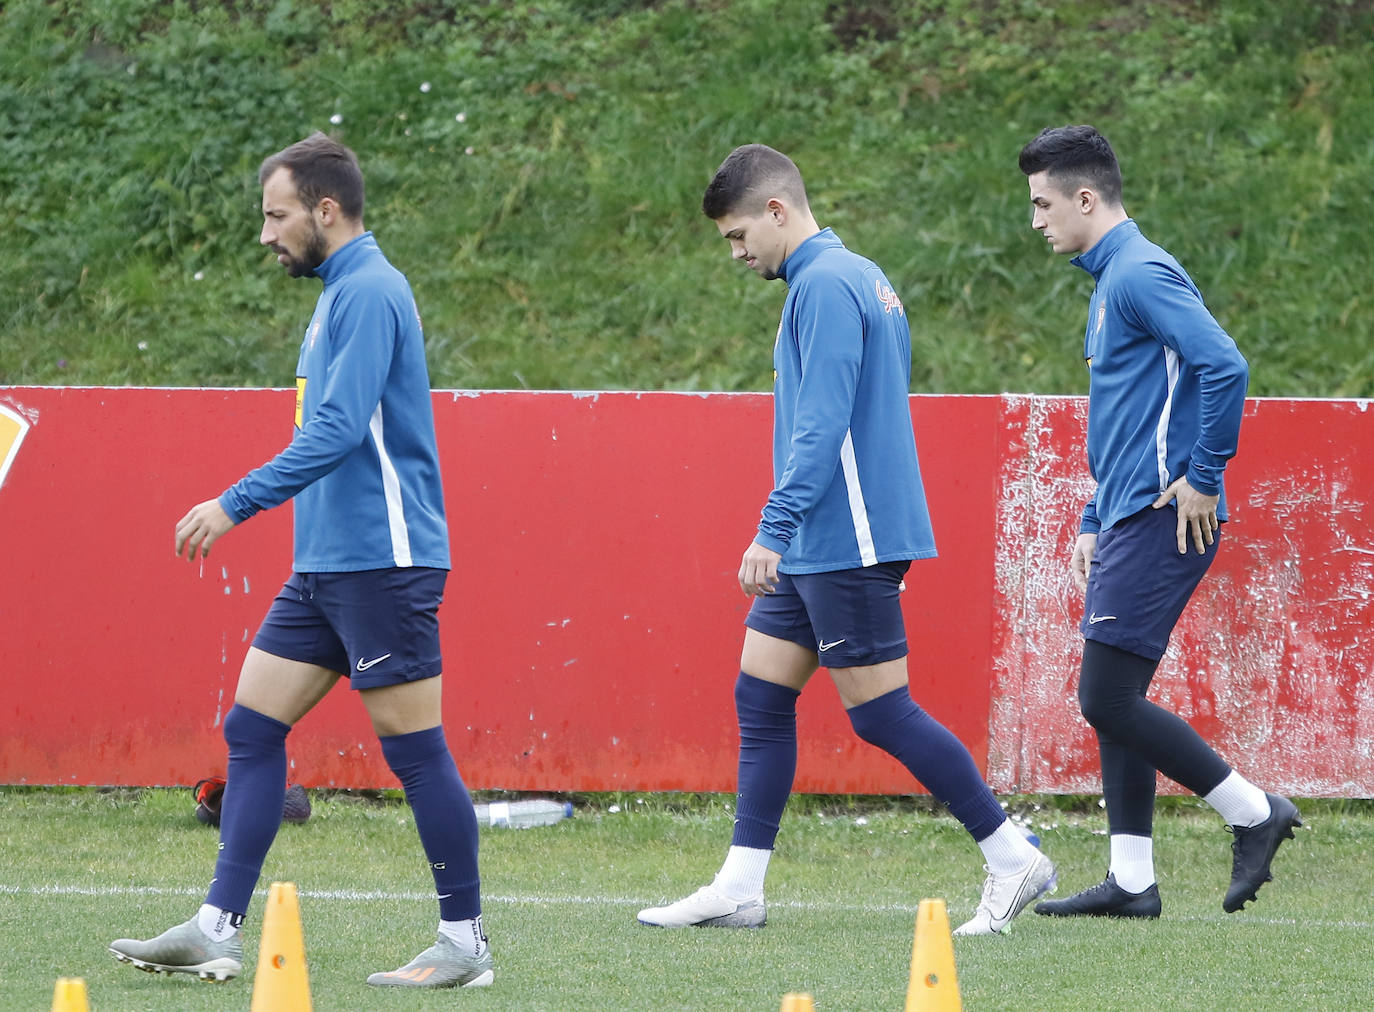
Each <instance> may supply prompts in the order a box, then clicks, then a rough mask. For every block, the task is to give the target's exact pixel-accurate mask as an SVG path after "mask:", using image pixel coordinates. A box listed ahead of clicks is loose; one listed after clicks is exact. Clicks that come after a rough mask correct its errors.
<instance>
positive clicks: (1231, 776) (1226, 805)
mask: <svg viewBox="0 0 1374 1012" xmlns="http://www.w3.org/2000/svg"><path fill="white" fill-rule="evenodd" d="M1202 800H1203V801H1205V802H1207V804H1209V805H1211V806H1212V807H1213V808H1215V809H1216V810H1217V812H1218V813H1219V814H1220V815H1221V817H1222V818H1223V819H1225V820H1226V824H1227V825H1228V826H1246V827H1248V826H1258V825H1259V824H1260V823H1261V822H1263V821H1264V820H1265V819H1267V818H1269V799H1268V798H1267V797H1265V794H1264V792H1263V791H1262V790H1260V789H1259V788H1258V787H1256V786H1255V785H1254V784H1252V783H1251V782H1250V781H1248V780H1246V779H1245V778H1244V777H1243V776H1241V775H1240V774H1239V773H1237V772H1236V771H1235V770H1232V771H1231V772H1230V773H1228V774H1227V775H1226V779H1225V780H1223V781H1222V782H1221V783H1219V784H1217V785H1216V786H1215V787H1213V788H1212V789H1211V791H1209V792H1208V793H1207V795H1206V796H1205V797H1203V799H1202Z"/></svg>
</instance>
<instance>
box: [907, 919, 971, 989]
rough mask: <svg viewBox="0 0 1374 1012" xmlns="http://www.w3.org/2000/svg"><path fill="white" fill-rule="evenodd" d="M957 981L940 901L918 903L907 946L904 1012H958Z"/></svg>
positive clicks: (950, 943)
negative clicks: (908, 961) (912, 937)
mask: <svg viewBox="0 0 1374 1012" xmlns="http://www.w3.org/2000/svg"><path fill="white" fill-rule="evenodd" d="M963 1007H964V1005H963V1002H961V1001H960V1000H959V981H958V979H957V978H956V977H955V975H954V941H953V939H952V938H950V934H949V913H948V912H947V911H946V910H945V901H944V900H921V906H920V908H919V909H918V910H917V911H916V938H915V940H914V941H913V943H912V946H911V981H910V983H908V984H907V989H906V1012H961V1010H962V1009H963Z"/></svg>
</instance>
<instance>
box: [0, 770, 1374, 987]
mask: <svg viewBox="0 0 1374 1012" xmlns="http://www.w3.org/2000/svg"><path fill="white" fill-rule="evenodd" d="M732 800H733V799H731V798H729V797H723V796H717V795H691V796H683V795H653V794H650V795H642V796H640V795H615V796H611V795H595V796H589V797H581V798H578V799H577V801H578V811H577V815H576V817H575V818H573V819H572V820H570V821H567V822H564V823H562V824H560V825H557V826H554V827H549V828H544V829H535V830H528V831H510V830H483V835H482V872H483V880H484V881H483V890H484V896H485V899H484V906H485V911H484V917H485V923H486V928H487V933H488V935H489V936H490V938H491V942H492V945H493V947H494V951H495V955H496V968H497V975H496V983H495V985H494V986H493V987H491V988H488V989H485V990H483V991H471V992H463V993H459V994H455V993H453V992H449V991H440V992H414V991H403V992H400V991H398V992H393V991H378V990H376V989H372V988H368V987H367V986H366V985H365V984H364V983H363V978H364V977H365V976H366V975H367V973H369V972H371V971H374V970H379V969H391V968H394V967H396V966H399V965H400V964H401V963H403V962H405V961H406V960H407V959H409V958H410V957H411V956H412V955H413V954H414V953H415V952H417V951H419V950H420V949H421V948H423V947H425V946H426V945H428V944H429V943H430V942H431V941H432V936H433V929H434V921H435V917H436V911H435V906H434V902H433V899H432V898H431V894H432V888H431V883H430V881H429V878H428V872H427V869H426V867H425V865H424V862H423V859H422V858H421V856H420V851H419V845H418V842H417V840H416V838H415V835H414V827H413V825H412V823H411V819H410V813H409V810H408V809H407V808H406V807H405V806H404V804H403V803H400V802H399V801H397V799H396V798H395V797H390V796H388V797H385V798H382V799H380V800H378V799H375V798H374V799H363V798H358V797H355V796H352V795H346V794H323V793H317V794H316V795H315V796H314V810H315V814H314V815H313V817H312V818H311V819H310V821H309V822H308V823H306V824H304V825H301V826H284V827H283V829H282V832H281V834H280V835H279V836H278V838H277V843H276V845H275V846H274V848H273V850H272V852H271V854H270V855H269V857H268V863H267V866H266V868H265V869H264V873H263V880H262V882H261V887H262V889H263V890H264V891H265V889H266V887H267V885H268V883H270V882H272V881H274V880H281V881H291V882H295V883H296V885H297V888H298V890H299V892H300V905H301V916H302V922H303V926H304V931H305V939H306V956H307V961H308V964H309V969H310V984H311V993H312V996H313V1000H314V1005H315V1008H316V1009H317V1010H319V1012H335V1010H337V1012H348V1010H367V1012H372V1010H386V1009H419V1010H423V1009H430V1008H436V1009H437V1008H451V1007H455V1006H456V1005H458V1004H461V1005H463V1006H464V1007H471V1008H490V1009H498V1008H499V1009H502V1010H553V1009H557V1010H571V1009H597V1010H621V1009H648V1008H652V1009H656V1010H670V1009H732V1010H735V1009H738V1010H746V1009H757V1010H761V1012H762V1010H770V1012H772V1010H776V1009H777V1008H779V1006H780V1004H781V999H782V995H783V994H785V993H786V992H788V991H808V992H810V993H811V994H813V995H814V996H815V998H816V1005H817V1008H818V1009H825V1010H835V1012H838V1010H878V1009H900V1008H901V1007H902V1005H903V1001H904V999H905V995H906V986H907V978H908V971H909V965H910V958H911V943H912V933H913V929H914V925H915V917H916V910H917V907H918V905H919V903H920V900H921V899H922V898H923V897H939V898H942V899H944V900H945V901H946V903H947V905H948V907H949V912H950V919H951V921H952V922H953V923H955V924H957V923H959V920H960V919H961V918H963V917H965V916H967V915H968V913H969V912H970V911H971V910H972V908H973V906H974V905H975V904H976V902H977V900H978V895H979V889H980V885H981V881H982V870H981V867H980V861H979V855H978V852H977V849H976V848H975V847H974V846H973V844H972V843H971V842H970V841H969V840H968V838H967V836H966V835H965V834H964V833H963V831H962V830H961V829H960V828H959V826H958V825H957V824H956V823H954V822H953V820H952V819H950V818H949V817H948V816H945V815H943V814H938V813H935V812H934V810H933V809H932V808H931V806H930V804H929V803H928V801H927V800H926V799H877V798H862V799H853V798H805V797H803V798H796V799H794V800H793V803H792V805H791V806H790V807H789V810H788V814H787V815H786V816H785V817H784V822H783V830H782V834H781V836H780V838H779V843H778V851H777V854H776V856H775V858H774V861H773V865H772V867H771V869H770V873H769V890H768V901H769V919H768V925H767V926H766V927H765V928H763V929H762V930H759V931H745V932H732V931H725V930H709V929H708V930H682V931H664V930H659V929H651V928H646V927H642V926H640V925H639V924H637V923H636V921H635V913H636V911H637V910H638V909H639V908H640V907H641V906H645V905H649V904H654V903H658V902H661V901H664V900H669V899H675V898H677V897H678V896H681V895H684V894H685V893H687V892H690V891H691V890H693V889H695V888H696V887H697V886H698V885H701V884H703V883H704V882H706V881H707V880H709V878H710V876H711V875H712V874H713V873H714V871H715V869H716V867H717V866H718V864H719V861H720V859H721V857H722V856H723V854H724V849H725V847H726V845H727V844H728V838H729V833H730V825H731V818H730V807H729V806H730V804H731V803H732ZM1008 803H1009V805H1010V807H1011V809H1012V810H1013V811H1015V812H1017V813H1024V814H1026V815H1027V816H1029V817H1030V819H1031V820H1032V824H1033V825H1034V827H1035V829H1036V831H1037V832H1038V833H1039V834H1040V836H1041V838H1042V840H1043V846H1044V847H1045V849H1046V850H1047V852H1049V853H1050V854H1051V855H1052V856H1053V857H1054V858H1055V860H1056V861H1057V862H1058V864H1059V867H1060V890H1061V891H1060V895H1065V894H1066V893H1067V892H1068V891H1073V890H1076V889H1078V888H1081V887H1083V886H1086V885H1090V884H1093V883H1094V882H1096V881H1098V880H1100V878H1101V877H1102V874H1103V872H1104V870H1105V864H1106V851H1107V844H1106V839H1105V835H1104V834H1105V819H1104V817H1103V815H1102V813H1101V811H1100V810H1099V809H1098V808H1097V807H1096V806H1094V805H1093V804H1091V802H1090V801H1087V802H1085V801H1084V800H1083V799H1068V800H1066V799H1050V798H1038V799H1036V798H1012V799H1008ZM1301 807H1302V809H1303V813H1304V817H1305V819H1306V821H1307V828H1305V829H1303V830H1301V831H1299V833H1298V838H1297V839H1296V840H1295V841H1291V842H1289V843H1286V844H1284V846H1283V848H1282V849H1281V850H1280V852H1279V856H1278V858H1277V860H1276V862H1275V868H1274V871H1275V877H1276V880H1275V881H1274V882H1273V883H1271V884H1270V885H1268V886H1266V887H1265V888H1264V889H1263V890H1261V892H1260V898H1259V901H1258V902H1257V903H1255V904H1251V905H1250V907H1249V908H1248V909H1247V910H1245V911H1243V912H1241V913H1238V914H1230V915H1228V914H1224V913H1223V912H1222V910H1221V897H1222V894H1223V892H1224V890H1225V886H1226V882H1227V877H1228V874H1229V867H1230V864H1229V862H1230V849H1229V846H1228V844H1229V842H1230V837H1229V836H1228V835H1227V834H1226V833H1225V832H1224V831H1223V830H1222V827H1221V825H1220V822H1219V820H1217V819H1216V818H1215V817H1214V816H1212V815H1211V813H1210V812H1208V811H1207V810H1205V809H1203V808H1201V807H1200V805H1199V803H1197V802H1195V801H1192V800H1184V799H1166V800H1165V801H1163V802H1162V803H1161V812H1160V815H1159V818H1158V824H1157V838H1156V849H1155V853H1156V862H1157V867H1158V871H1159V876H1160V888H1161V891H1162V893H1163V897H1164V916H1163V918H1162V919H1160V920H1159V921H1156V922H1146V923H1140V922H1122V923H1118V922H1109V921H1089V922H1060V921H1048V920H1045V919H1043V918H1038V917H1035V916H1033V915H1031V914H1030V913H1027V914H1025V915H1023V916H1022V917H1021V918H1019V919H1018V920H1017V921H1016V922H1015V924H1014V925H1013V931H1012V932H1011V933H1010V934H1009V935H1007V936H1006V937H1001V938H970V939H962V938H961V939H956V940H955V944H954V951H955V958H956V963H957V972H958V976H959V984H960V990H961V992H962V995H963V1000H964V1006H965V1008H966V1009H969V1010H976V1012H991V1010H1001V1009H1006V1010H1018V1012H1019V1010H1024V1009H1041V1010H1054V1012H1065V1010H1067V1012H1073V1010H1080V1009H1081V1010H1094V1012H1100V1010H1108V1009H1132V1010H1134V1009H1138V1008H1141V1007H1144V1008H1148V1009H1150V1010H1151V1012H1163V1010H1179V1012H1183V1010H1188V1012H1196V1010H1208V1009H1227V1008H1233V1007H1252V1008H1253V1007H1263V1008H1277V1007H1286V1006H1292V1007H1299V1008H1303V1009H1306V1010H1313V1012H1316V1010H1328V1009H1330V1010H1342V1009H1363V1008H1369V1007H1371V1006H1374V973H1371V972H1370V969H1369V951H1370V949H1369V937H1370V929H1371V927H1372V926H1374V914H1371V912H1370V909H1369V897H1370V896H1371V895H1374V861H1371V850H1374V806H1371V805H1370V804H1369V803H1368V802H1335V801H1304V802H1302V803H1301ZM191 808H192V806H191V800H190V792H189V791H185V790H115V791H95V790H34V789H27V788H0V1008H4V1009H38V1008H47V1007H49V1004H50V1002H51V1000H52V994H53V988H54V985H55V983H56V981H57V979H58V978H59V977H64V976H65V977H82V978H84V979H85V980H86V982H87V988H88V992H89V995H90V1002H91V1008H92V1009H93V1010H98V1012H116V1010H120V1012H123V1010H139V1012H162V1010H167V1012H171V1010H177V1012H185V1010H188V1009H189V1010H200V1009H203V1010H207V1012H210V1010H214V1012H219V1010H222V1009H247V1008H248V1005H249V1002H250V995H251V987H252V982H253V973H254V968H255V964H256V955H257V942H258V937H259V924H258V923H257V922H256V920H255V919H254V920H250V923H249V925H248V927H247V934H246V937H245V941H246V945H245V951H246V956H247V959H246V965H245V969H244V975H243V977H241V978H240V979H238V980H236V981H232V982H230V983H227V984H219V985H216V984H208V983H201V982H199V981H196V980H194V979H191V978H182V977H175V978H168V977H163V976H154V975H151V974H146V973H140V972H138V971H137V970H135V969H133V968H131V967H129V966H128V965H125V964H120V963H116V962H115V961H114V960H113V959H112V958H111V957H110V956H109V955H108V954H107V953H106V951H105V946H106V944H107V943H108V942H109V941H110V940H111V939H113V938H115V937H118V936H121V935H128V936H135V937H148V936H150V935H153V934H156V933H157V932H159V931H161V930H163V929H164V928H166V927H169V926H171V925H172V924H174V923H176V922H178V921H181V920H184V919H185V918H186V917H188V916H190V914H191V912H192V911H194V910H195V908H196V906H197V905H198V904H199V903H200V900H201V898H202V895H203V892H204V889H205V885H206V882H207V879H208V876H209V874H210V870H211V867H212V862H213V860H214V856H215V844H216V837H215V833H214V831H212V830H209V829H207V828H205V827H203V826H201V825H199V824H198V823H196V822H195V821H194V820H193V819H192V817H191ZM261 909H262V899H261V898H259V899H258V900H256V901H255V904H254V910H253V912H252V914H250V918H252V917H254V915H257V914H259V913H260V912H261Z"/></svg>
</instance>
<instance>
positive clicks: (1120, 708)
mask: <svg viewBox="0 0 1374 1012" xmlns="http://www.w3.org/2000/svg"><path fill="white" fill-rule="evenodd" d="M1133 696H1134V693H1128V692H1112V691H1110V690H1108V689H1106V688H1104V687H1103V686H1101V685H1099V684H1098V683H1097V682H1095V681H1089V680H1087V679H1083V680H1082V681H1080V682H1079V683H1078V711H1079V712H1080V713H1081V714H1083V719H1084V720H1086V721H1087V722H1088V723H1089V724H1090V725H1091V726H1092V727H1093V728H1094V729H1096V730H1098V731H1109V730H1111V729H1112V728H1113V727H1114V726H1115V725H1117V724H1118V723H1120V721H1121V720H1122V718H1123V717H1124V716H1125V714H1126V712H1127V711H1128V710H1129V709H1130V707H1131V702H1132V697H1133Z"/></svg>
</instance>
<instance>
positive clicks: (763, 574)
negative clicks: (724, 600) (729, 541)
mask: <svg viewBox="0 0 1374 1012" xmlns="http://www.w3.org/2000/svg"><path fill="white" fill-rule="evenodd" d="M781 561H782V556H781V555H779V554H778V553H777V552H775V551H773V550H772V549H771V548H764V547H763V546H762V545H761V544H759V543H758V542H757V541H751V542H750V543H749V547H748V548H747V549H745V552H744V558H742V559H741V560H740V563H739V589H740V590H742V591H744V592H745V593H746V594H748V595H749V596H750V597H763V596H764V595H765V594H771V593H773V588H775V587H776V586H777V585H778V563H779V562H781Z"/></svg>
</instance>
